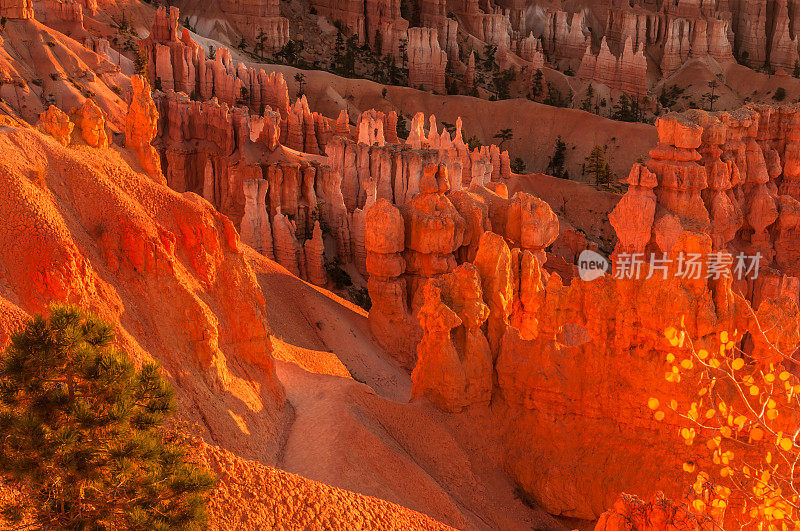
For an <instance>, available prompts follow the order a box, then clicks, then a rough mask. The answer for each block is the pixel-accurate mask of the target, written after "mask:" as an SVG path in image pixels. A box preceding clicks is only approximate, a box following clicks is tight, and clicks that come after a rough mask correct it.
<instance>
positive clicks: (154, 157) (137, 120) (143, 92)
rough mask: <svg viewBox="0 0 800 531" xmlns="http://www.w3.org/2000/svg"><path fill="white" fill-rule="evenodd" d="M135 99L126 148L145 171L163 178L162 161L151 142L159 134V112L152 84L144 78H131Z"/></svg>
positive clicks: (130, 110)
mask: <svg viewBox="0 0 800 531" xmlns="http://www.w3.org/2000/svg"><path fill="white" fill-rule="evenodd" d="M131 85H132V87H133V99H132V100H131V102H130V104H129V105H128V115H127V116H126V118H125V146H126V147H128V148H129V149H130V150H132V151H133V152H134V153H135V154H136V157H137V158H138V159H139V164H141V165H142V168H143V169H144V171H145V172H146V173H147V174H148V175H150V176H152V177H156V176H161V159H160V158H159V155H158V152H157V151H156V149H155V148H154V147H153V146H152V145H151V142H152V141H153V139H154V138H155V137H156V134H157V133H158V111H157V110H156V104H155V103H154V102H153V97H152V96H151V94H150V84H149V83H147V80H146V79H145V78H144V77H142V76H133V77H131Z"/></svg>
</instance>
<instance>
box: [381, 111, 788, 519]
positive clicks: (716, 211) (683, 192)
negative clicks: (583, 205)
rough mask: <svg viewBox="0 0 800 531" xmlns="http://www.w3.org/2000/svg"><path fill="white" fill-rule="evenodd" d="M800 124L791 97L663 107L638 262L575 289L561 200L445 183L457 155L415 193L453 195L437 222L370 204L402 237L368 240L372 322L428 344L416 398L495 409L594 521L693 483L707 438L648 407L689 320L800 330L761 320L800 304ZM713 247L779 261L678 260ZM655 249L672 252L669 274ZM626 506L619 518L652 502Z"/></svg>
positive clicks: (534, 477)
mask: <svg viewBox="0 0 800 531" xmlns="http://www.w3.org/2000/svg"><path fill="white" fill-rule="evenodd" d="M798 126H800V118H799V117H798V111H797V110H796V109H792V108H790V107H785V108H774V107H757V106H753V107H746V108H743V109H741V110H739V111H736V112H732V113H705V112H702V111H696V112H691V113H688V114H686V115H680V116H678V115H670V116H666V117H662V118H661V119H660V120H659V121H658V123H657V127H658V133H659V144H658V145H657V146H656V147H654V148H653V149H652V150H651V153H650V157H649V159H648V160H646V161H645V163H644V164H637V165H635V166H634V167H633V168H632V170H631V174H630V176H629V184H630V188H629V191H628V192H627V194H625V196H623V198H622V200H621V201H620V203H619V205H618V206H617V207H616V209H615V210H614V212H612V214H611V223H612V225H613V226H614V228H615V230H616V231H617V235H618V243H617V247H616V250H615V253H614V256H613V258H614V259H615V262H617V261H618V260H620V259H621V256H623V255H625V254H628V255H630V254H631V253H641V256H642V257H644V261H643V262H642V264H641V270H640V274H639V275H638V276H636V277H635V278H633V276H631V278H627V277H625V276H624V275H618V274H616V273H615V275H614V276H613V277H612V276H605V277H602V278H599V279H596V280H593V281H589V282H587V281H582V280H577V279H575V280H573V281H572V283H571V284H570V285H568V286H567V285H564V282H563V281H562V279H561V277H560V275H559V274H557V273H554V272H547V271H545V270H544V269H543V268H542V266H541V264H542V263H543V262H544V258H545V256H546V252H545V249H546V248H547V247H548V246H549V245H550V244H551V243H552V242H553V241H554V240H555V238H556V236H557V235H558V221H557V219H555V216H553V214H552V211H551V210H550V209H549V207H547V206H546V205H544V206H541V205H540V204H539V200H537V199H536V198H534V197H532V196H526V195H522V194H517V195H515V196H514V197H513V198H512V199H511V200H510V201H509V200H507V199H503V198H502V197H501V196H500V195H498V194H497V193H495V192H493V191H492V190H490V189H489V188H488V187H487V185H491V181H490V182H488V183H486V185H478V184H474V185H472V186H471V187H470V188H469V190H461V191H450V192H448V193H446V194H442V191H443V190H444V189H446V186H445V188H442V186H444V185H443V183H444V182H446V180H445V179H443V178H442V174H443V172H442V168H441V167H439V169H435V168H430V169H426V171H425V172H424V175H425V179H426V180H427V183H426V184H425V191H424V192H422V193H420V194H419V195H417V196H416V197H418V198H420V199H418V202H419V205H422V204H426V205H427V204H431V205H433V204H435V205H437V207H436V209H435V216H436V219H438V221H437V222H436V223H435V224H433V223H431V222H430V221H428V219H430V218H429V216H430V214H427V215H426V214H424V212H431V210H430V209H428V210H425V209H424V208H419V207H415V206H409V207H407V208H406V209H402V208H401V209H398V210H396V211H395V210H392V207H391V205H389V204H388V203H376V204H375V205H374V206H373V207H372V208H370V209H369V210H368V211H367V233H368V234H369V233H372V232H375V231H378V232H381V233H391V234H394V236H393V238H392V245H385V244H379V243H380V242H374V243H373V241H372V240H368V241H369V242H370V243H369V246H368V247H367V253H368V260H370V262H369V263H373V264H376V265H375V266H374V268H373V271H375V275H376V278H375V281H374V282H373V283H371V285H370V294H371V296H373V298H374V301H375V307H374V309H373V311H371V312H370V322H371V324H373V322H374V323H375V324H377V325H378V326H374V327H373V331H374V332H375V334H376V336H378V337H379V338H381V339H382V342H383V343H384V344H386V345H389V346H394V347H396V348H398V349H399V348H400V347H404V348H408V347H409V346H410V345H415V346H416V350H415V352H416V363H414V371H413V373H412V380H413V390H412V395H413V396H416V397H424V398H425V399H427V400H430V401H431V402H433V403H434V404H436V405H437V406H438V407H440V408H441V409H443V410H445V411H452V412H455V411H460V410H462V409H463V408H465V407H470V406H475V405H486V404H488V405H489V406H490V408H491V410H492V411H493V414H494V415H495V417H496V418H497V419H498V423H499V425H500V430H501V433H502V434H503V437H504V441H505V466H506V470H507V471H508V472H509V474H510V475H511V477H512V478H513V479H514V480H515V482H516V483H517V484H518V485H519V486H520V487H521V488H522V489H523V490H525V492H526V493H528V494H529V495H530V496H531V497H532V499H534V500H535V501H536V502H537V503H539V504H541V505H542V506H543V507H544V508H545V509H546V510H548V511H549V512H552V513H556V514H564V515H568V516H574V517H581V518H596V517H597V516H599V515H600V514H601V513H603V512H604V511H605V510H606V509H607V508H608V507H611V506H612V505H614V501H615V500H616V499H617V495H618V493H619V492H622V491H628V492H631V491H634V492H653V491H655V490H657V489H661V490H664V491H665V492H666V493H667V494H668V495H671V496H679V495H680V485H682V476H681V472H680V470H681V468H680V465H681V463H682V462H683V461H685V460H687V459H690V458H691V456H692V455H693V454H692V451H693V450H692V449H691V448H690V447H687V446H686V445H684V444H683V443H682V441H680V440H678V439H676V438H675V437H674V434H673V431H674V429H675V426H676V424H675V423H676V422H678V420H677V419H667V421H657V420H655V419H654V418H653V415H652V412H651V411H650V410H649V409H648V407H647V400H648V397H650V396H659V394H661V395H668V394H674V393H675V392H676V390H675V389H674V388H672V387H671V384H669V383H668V382H666V381H665V379H664V376H663V375H664V373H665V371H666V370H668V369H669V367H668V364H667V363H666V362H665V361H664V360H665V358H666V356H667V354H668V353H669V352H670V351H672V350H673V349H674V347H673V346H672V345H671V344H670V343H669V341H668V340H667V339H666V338H665V337H664V330H665V329H666V328H667V327H668V326H675V325H677V324H678V323H681V322H683V323H684V324H685V326H686V328H687V333H688V334H689V335H690V337H692V338H696V341H697V343H698V344H701V345H702V344H708V345H709V346H710V345H713V344H714V341H716V338H717V337H718V334H719V333H720V332H721V331H727V330H739V331H740V332H741V331H749V333H750V335H751V340H750V341H751V342H752V345H751V347H746V348H756V349H759V351H764V352H768V351H769V349H770V348H771V346H770V345H776V344H780V345H782V346H784V347H786V348H787V349H788V351H789V352H791V351H793V349H794V348H796V347H797V346H798V344H800V337H798V336H797V334H796V333H793V332H792V327H781V328H780V329H779V330H777V329H776V330H771V331H770V332H769V334H777V335H776V336H775V337H773V336H769V337H768V335H766V333H765V332H764V331H763V330H762V328H761V327H760V325H759V324H758V323H759V322H773V321H775V322H796V321H797V319H798V316H799V315H800V311H798V295H799V294H798V292H797V289H796V286H797V285H798V283H797V282H796V276H795V275H797V272H796V271H795V269H796V266H795V264H793V263H789V261H787V260H784V261H781V259H780V257H781V256H786V255H785V254H783V253H786V252H788V250H789V249H796V248H797V247H796V245H795V244H794V243H793V242H794V239H795V234H796V226H797V225H796V222H797V220H798V219H800V218H799V217H798V216H797V215H795V212H800V210H798V208H797V199H796V198H795V195H796V193H797V189H796V188H797V186H796V181H797V178H796V176H795V173H797V172H796V171H795V166H796V165H797V164H796V162H795V159H796V157H797V155H796V153H795V151H796V149H795V146H794V143H796V142H798V141H800V135H798V134H797V131H798ZM445 200H447V201H446V202H445ZM416 204H417V203H416V202H415V205H416ZM450 205H452V206H453V207H454V210H455V211H453V210H452V209H451V208H450ZM373 211H374V212H373ZM400 218H402V219H403V221H404V224H403V225H402V226H401V225H400ZM373 224H374V227H373V226H371V225H373ZM391 227H395V229H390V228H391ZM429 227H430V228H429ZM434 227H435V228H436V230H435V231H434V230H433V228H434ZM462 230H463V232H462ZM403 238H404V239H405V245H404V247H405V249H404V250H403V251H402V252H401V250H400V249H401V245H400V241H401V240H402V239H403ZM715 252H719V253H724V254H725V255H727V256H736V255H738V254H739V253H744V254H748V255H749V254H753V253H756V252H758V253H761V256H762V260H763V261H762V263H761V268H760V269H759V270H758V271H757V272H755V271H749V272H747V274H745V275H744V276H743V277H742V278H741V279H740V278H738V276H737V274H736V272H735V267H736V266H735V262H734V261H733V260H731V261H730V262H726V264H727V265H726V266H725V267H726V268H727V269H725V268H723V271H722V272H721V273H719V274H711V271H712V266H711V265H709V263H703V264H702V265H701V268H700V274H699V275H698V276H697V278H691V277H685V276H683V277H682V276H681V275H680V269H679V268H680V266H679V265H678V264H679V262H680V261H679V256H682V255H685V254H687V253H697V254H700V255H705V256H710V255H711V254H712V253H715ZM792 252H796V251H792ZM426 253H427V254H428V256H429V257H426V258H425V259H424V260H423V259H422V257H423V256H426ZM650 253H654V254H655V255H656V256H659V257H661V256H663V257H665V258H666V259H668V260H669V262H668V263H669V265H668V266H667V269H666V272H665V275H664V277H663V278H662V276H661V272H660V270H657V269H655V268H656V265H655V264H656V263H655V262H653V264H650V259H651V258H650ZM370 257H373V258H370ZM401 258H402V260H401ZM389 263H390V264H395V265H394V266H393V267H387V265H386V264H389ZM378 264H380V266H379V265H378ZM416 264H425V265H427V266H428V267H427V268H420V266H418V265H416ZM651 267H652V268H653V269H652V270H651ZM656 271H659V272H658V273H657V274H656V275H652V274H651V273H653V272H656ZM725 271H727V274H726V273H725ZM765 301H768V302H772V301H774V302H776V304H772V303H769V304H765ZM778 301H780V302H778ZM795 329H796V327H795ZM778 336H780V337H778ZM765 349H766V350H765ZM406 352H407V351H406ZM401 361H403V362H405V363H406V364H411V363H413V362H414V360H413V358H412V357H407V358H406V359H404V360H401ZM492 382H494V383H492ZM684 391H686V392H688V391H691V389H683V390H679V391H678V392H684ZM686 398H689V395H687V397H686ZM520 434H525V436H524V437H521V436H520ZM622 448H624V451H620V449H622ZM630 463H636V466H635V467H632V466H630ZM600 470H603V473H602V474H600V473H598V471H600ZM626 503H627V505H626V506H624V507H623V506H620V507H619V508H616V507H617V505H619V504H617V505H614V507H615V511H616V513H617V514H632V513H633V512H636V511H641V512H646V511H649V510H652V507H651V506H649V505H646V504H642V503H641V502H636V503H633V502H630V503H628V502H626ZM647 507H651V508H650V509H648V508H647ZM672 517H674V513H672V512H671V513H670V518H672ZM614 518H617V516H614V514H613V513H609V514H608V515H606V516H605V519H604V521H605V522H609V521H610V520H613V519H614ZM681 518H682V517H681ZM607 525H612V524H611V523H607ZM611 528H613V527H611Z"/></svg>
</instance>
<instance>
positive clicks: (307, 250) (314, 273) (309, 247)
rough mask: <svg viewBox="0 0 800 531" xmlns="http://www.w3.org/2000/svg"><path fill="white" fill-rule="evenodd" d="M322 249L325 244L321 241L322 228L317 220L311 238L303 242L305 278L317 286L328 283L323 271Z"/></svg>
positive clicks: (323, 249)
mask: <svg viewBox="0 0 800 531" xmlns="http://www.w3.org/2000/svg"><path fill="white" fill-rule="evenodd" d="M324 251H325V244H324V243H323V241H322V229H321V228H320V226H319V221H317V222H315V223H314V230H313V231H312V233H311V238H309V239H307V240H306V241H305V242H304V243H303V256H304V258H305V272H306V280H308V281H309V282H311V283H312V284H315V285H317V286H324V285H325V284H327V283H328V278H327V274H326V273H325V258H324V257H323V253H324Z"/></svg>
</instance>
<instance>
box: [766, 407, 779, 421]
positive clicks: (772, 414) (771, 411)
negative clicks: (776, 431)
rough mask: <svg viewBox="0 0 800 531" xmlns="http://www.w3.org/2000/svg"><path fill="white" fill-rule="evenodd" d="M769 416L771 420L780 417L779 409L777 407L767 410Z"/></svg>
mask: <svg viewBox="0 0 800 531" xmlns="http://www.w3.org/2000/svg"><path fill="white" fill-rule="evenodd" d="M767 418H768V419H769V420H775V419H776V418H778V410H777V409H768V410H767Z"/></svg>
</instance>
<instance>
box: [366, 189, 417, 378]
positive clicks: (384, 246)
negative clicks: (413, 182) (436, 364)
mask: <svg viewBox="0 0 800 531" xmlns="http://www.w3.org/2000/svg"><path fill="white" fill-rule="evenodd" d="M365 230H366V233H365V240H364V247H365V249H366V269H367V273H368V274H369V280H368V284H367V287H368V289H369V296H370V300H371V301H372V307H371V308H370V312H369V324H370V328H371V329H372V330H373V332H374V333H375V337H376V338H377V339H378V341H379V342H380V343H381V345H382V346H384V348H386V349H387V351H388V352H390V353H391V354H392V355H393V356H394V357H395V358H396V359H397V360H398V361H400V362H401V363H402V364H403V365H404V366H406V367H408V368H412V367H413V366H414V362H415V356H414V355H413V354H414V351H415V348H416V343H417V341H419V338H420V333H419V331H418V329H417V326H416V323H414V321H413V318H412V317H411V315H410V314H409V303H408V300H409V298H408V286H407V284H406V280H405V278H404V273H405V270H406V261H405V259H404V258H403V249H404V248H405V222H404V221H403V216H402V215H401V214H400V210H399V209H398V208H397V207H395V206H394V205H392V204H391V203H390V202H389V201H387V200H386V199H383V198H381V199H378V200H377V201H375V203H374V204H373V205H372V206H371V207H370V208H369V210H367V213H366V220H365Z"/></svg>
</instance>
